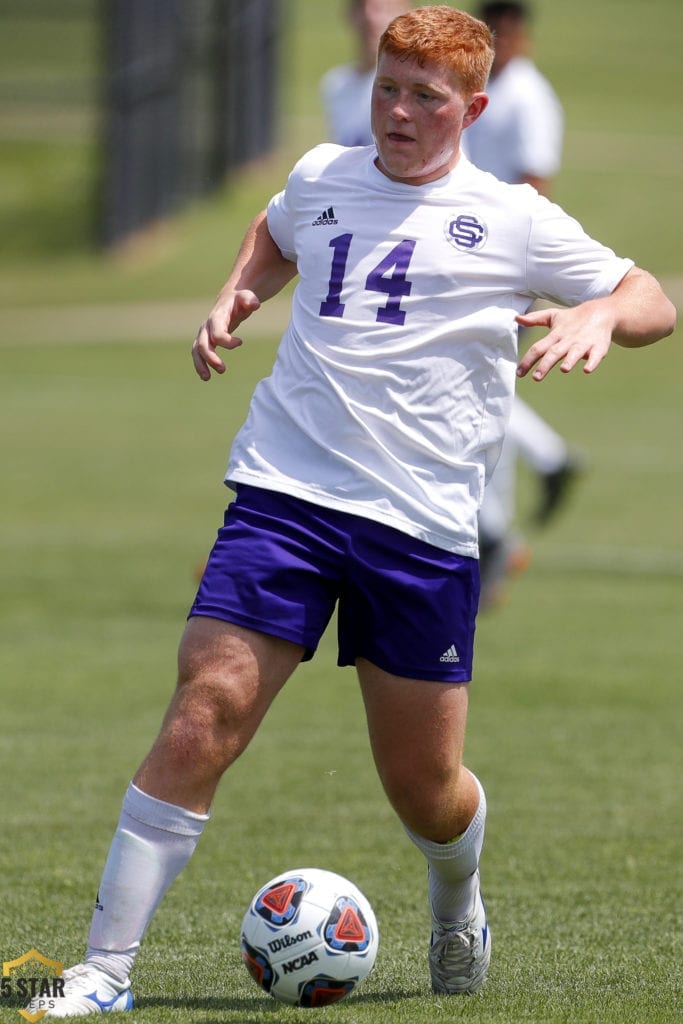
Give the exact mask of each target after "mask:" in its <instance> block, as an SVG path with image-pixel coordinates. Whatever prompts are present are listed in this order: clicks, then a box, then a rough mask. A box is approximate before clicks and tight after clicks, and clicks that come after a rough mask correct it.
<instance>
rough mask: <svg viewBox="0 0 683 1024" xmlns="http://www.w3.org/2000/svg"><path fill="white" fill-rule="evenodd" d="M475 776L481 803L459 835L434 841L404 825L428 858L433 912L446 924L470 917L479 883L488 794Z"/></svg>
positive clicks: (440, 921) (430, 898) (441, 922)
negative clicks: (445, 839)
mask: <svg viewBox="0 0 683 1024" xmlns="http://www.w3.org/2000/svg"><path fill="white" fill-rule="evenodd" d="M473 778H474V781H475V782H476V783H477V787H478V789H479V806H478V807H477V810H476V812H475V815H474V817H473V818H472V821H471V822H470V823H469V825H468V826H467V828H466V829H465V831H464V832H463V834H462V835H461V836H460V837H459V838H458V839H455V840H454V841H453V842H450V843H434V842H432V841H431V840H429V839H423V838H422V836H418V835H416V833H415V832H412V831H411V830H410V829H409V828H408V827H407V826H406V825H404V826H403V827H404V828H405V830H406V832H407V833H408V835H409V836H410V838H411V839H412V841H413V842H414V843H415V845H416V846H417V847H418V849H420V850H421V851H422V853H423V854H424V855H425V857H426V858H427V863H428V864H429V901H430V904H431V908H432V912H433V914H434V917H435V918H436V919H437V921H439V923H440V924H443V925H446V926H447V925H449V924H453V923H454V922H455V921H462V920H464V918H465V917H467V915H468V913H469V912H470V910H471V909H472V905H473V903H474V900H475V898H476V894H477V888H478V885H479V881H478V878H477V868H478V867H479V858H480V856H481V851H482V847H483V845H484V828H485V825H486V796H485V794H484V790H483V789H482V786H481V783H480V782H479V779H477V777H476V776H473Z"/></svg>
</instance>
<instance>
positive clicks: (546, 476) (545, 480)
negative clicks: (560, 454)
mask: <svg viewBox="0 0 683 1024" xmlns="http://www.w3.org/2000/svg"><path fill="white" fill-rule="evenodd" d="M581 471H582V466H581V463H580V461H579V460H578V459H577V458H576V457H574V456H572V457H570V458H568V459H567V461H566V462H565V463H564V464H563V465H562V466H560V468H559V469H556V470H554V471H553V472H552V473H539V482H540V485H541V496H540V498H539V502H538V506H537V508H536V511H535V513H534V517H533V518H534V521H535V522H536V525H537V526H546V525H547V524H548V523H549V522H550V520H551V519H552V518H553V517H554V516H555V513H556V512H557V511H558V509H559V508H560V506H561V505H562V504H563V503H564V502H565V501H566V499H567V496H568V493H569V491H570V490H571V488H572V485H573V484H574V482H575V480H576V478H577V477H578V476H579V475H580V474H581Z"/></svg>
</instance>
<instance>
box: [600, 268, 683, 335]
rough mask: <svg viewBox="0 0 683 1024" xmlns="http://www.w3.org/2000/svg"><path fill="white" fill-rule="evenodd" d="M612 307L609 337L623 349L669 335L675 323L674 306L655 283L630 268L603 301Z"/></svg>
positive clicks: (650, 276) (644, 274) (638, 270)
mask: <svg viewBox="0 0 683 1024" xmlns="http://www.w3.org/2000/svg"><path fill="white" fill-rule="evenodd" d="M604 301H605V302H606V303H608V304H610V305H611V306H612V315H613V316H614V331H613V334H612V337H613V340H614V341H615V342H616V343H617V344H618V345H622V346H624V347H625V348H639V347H640V346H642V345H651V344H652V343H653V342H655V341H659V340H660V338H666V337H668V335H670V334H671V333H672V332H673V330H674V327H675V326H676V308H675V306H674V305H673V303H672V302H670V301H669V299H668V298H667V297H666V295H665V294H664V292H663V291H662V289H661V287H660V285H659V282H658V281H657V280H656V279H655V278H654V277H653V276H652V275H651V274H648V272H647V271H645V270H641V269H640V268H639V267H634V268H633V269H632V270H630V271H629V272H628V274H627V275H626V276H625V277H624V278H623V280H622V281H621V283H620V284H619V285H617V287H616V288H615V290H614V291H613V292H612V294H611V295H610V296H609V298H607V299H605V300H604Z"/></svg>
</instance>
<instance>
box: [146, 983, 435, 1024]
mask: <svg viewBox="0 0 683 1024" xmlns="http://www.w3.org/2000/svg"><path fill="white" fill-rule="evenodd" d="M427 994H428V993H427V991H426V990H424V989H414V990H413V991H407V990H406V989H394V990H389V991H386V992H375V993H367V994H365V993H363V992H359V993H358V994H355V993H354V994H353V995H351V996H348V997H347V998H345V999H343V1000H340V1002H339V1003H338V1004H333V1005H344V1006H349V1007H350V1006H352V1005H356V1004H363V1003H365V1004H373V1003H375V1004H379V1005H381V1004H383V1003H398V1002H402V1001H404V1000H405V999H419V998H421V997H423V996H425V995H427ZM284 1006H286V1004H285V1003H280V1002H278V1001H277V1000H276V999H271V998H269V997H268V996H264V997H263V998H261V997H259V996H258V995H255V996H254V997H253V998H252V997H234V996H233V997H231V996H225V997H222V996H207V997H206V998H203V999H192V998H183V997H172V998H171V997H169V998H167V997H158V998H157V997H153V996H150V997H147V998H145V997H144V996H143V997H141V998H140V999H136V1000H135V1009H136V1010H145V1009H150V1010H152V1009H163V1008H164V1007H172V1008H173V1009H174V1010H190V1011H192V1012H193V1014H194V1013H197V1012H201V1011H202V1010H206V1011H207V1012H216V1011H222V1012H224V1013H229V1014H235V1013H240V1014H245V1013H248V1014H249V1017H248V1018H245V1020H248V1019H253V1017H252V1015H258V1016H259V1017H262V1016H264V1015H265V1014H269V1015H275V1014H278V1013H281V1012H282V1009H283V1007H284ZM287 1009H289V1010H296V1009H297V1007H295V1006H287ZM301 1009H302V1010H304V1012H306V1013H308V1010H307V1009H305V1008H304V1007H301ZM193 1024H215V1018H205V1019H203V1018H201V1017H196V1018H195V1017H194V1016H193Z"/></svg>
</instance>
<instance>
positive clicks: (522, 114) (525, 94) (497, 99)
mask: <svg viewBox="0 0 683 1024" xmlns="http://www.w3.org/2000/svg"><path fill="white" fill-rule="evenodd" d="M486 91H487V93H488V96H489V105H488V107H487V108H486V110H485V111H484V113H483V114H482V115H481V116H480V117H479V118H478V119H477V120H476V121H475V122H474V124H472V125H470V126H469V128H466V129H465V131H464V133H463V137H462V147H463V151H464V152H465V153H466V154H467V156H468V157H469V159H470V160H471V161H472V163H474V164H476V165H477V167H481V169H482V170H484V171H490V172H491V173H492V174H495V176H496V177H497V178H500V180H501V181H509V182H511V183H513V184H515V183H517V182H520V181H523V180H524V179H525V178H529V177H536V178H552V177H553V176H554V175H555V174H557V172H558V170H559V169H560V161H561V158H562V133H563V128H564V117H563V113H562V107H561V105H560V101H559V100H558V98H557V96H556V94H555V92H554V90H553V88H552V86H551V85H550V83H549V82H548V80H547V79H546V78H544V77H543V75H542V74H541V72H540V71H539V70H538V68H537V67H536V65H535V64H534V63H533V62H532V61H530V60H529V59H528V58H527V57H515V58H513V60H511V61H509V63H507V64H506V65H505V67H504V68H503V70H502V71H501V72H500V74H498V75H496V76H495V78H492V79H491V80H490V81H489V84H488V86H487V89H486Z"/></svg>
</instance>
